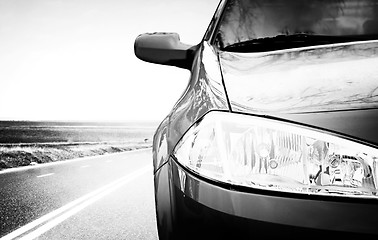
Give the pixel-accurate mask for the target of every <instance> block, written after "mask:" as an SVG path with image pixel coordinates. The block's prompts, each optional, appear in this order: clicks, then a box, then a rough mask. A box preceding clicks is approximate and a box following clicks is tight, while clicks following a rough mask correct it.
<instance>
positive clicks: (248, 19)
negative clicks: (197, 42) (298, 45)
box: [217, 0, 378, 49]
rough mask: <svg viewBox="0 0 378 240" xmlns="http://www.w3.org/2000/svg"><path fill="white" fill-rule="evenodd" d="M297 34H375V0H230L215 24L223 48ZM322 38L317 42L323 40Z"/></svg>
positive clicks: (377, 20)
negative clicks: (216, 24)
mask: <svg viewBox="0 0 378 240" xmlns="http://www.w3.org/2000/svg"><path fill="white" fill-rule="evenodd" d="M298 34H302V37H303V35H311V36H328V37H330V36H333V37H343V36H344V37H345V36H348V37H357V38H355V39H356V40H360V39H361V37H362V38H363V37H366V38H369V37H370V38H371V37H372V36H373V35H376V34H378V1H377V0H360V1H357V0H292V1H287V0H231V1H229V2H228V5H227V7H226V9H225V12H224V14H223V17H222V20H221V23H220V25H219V29H218V34H217V43H218V46H219V47H220V48H223V49H227V47H232V46H233V45H235V44H240V43H244V42H247V41H251V40H252V41H253V40H256V39H265V41H266V40H267V39H270V38H274V37H277V36H281V37H282V36H290V35H298ZM339 39H340V38H339ZM279 40H282V39H279ZM295 40H297V39H295ZM311 40H312V42H314V39H311ZM315 40H316V41H318V40H319V39H315ZM324 40H325V39H324V38H323V39H321V41H319V43H327V41H324ZM316 41H315V42H316ZM253 43H254V44H259V42H253Z"/></svg>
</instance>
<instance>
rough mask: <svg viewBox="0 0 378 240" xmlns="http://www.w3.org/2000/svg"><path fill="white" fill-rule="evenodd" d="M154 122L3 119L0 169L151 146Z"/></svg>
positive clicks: (0, 141)
mask: <svg viewBox="0 0 378 240" xmlns="http://www.w3.org/2000/svg"><path fill="white" fill-rule="evenodd" d="M155 127H156V124H154V123H143V124H138V123H88V122H87V123H83V122H15V121H8V122H4V121H0V170H2V169H6V168H13V167H19V166H28V165H34V164H41V163H46V162H56V161H62V160H69V159H74V158H78V157H85V156H95V155H102V154H108V153H115V152H123V151H129V150H133V149H140V148H148V147H151V146H152V137H153V133H154V131H155Z"/></svg>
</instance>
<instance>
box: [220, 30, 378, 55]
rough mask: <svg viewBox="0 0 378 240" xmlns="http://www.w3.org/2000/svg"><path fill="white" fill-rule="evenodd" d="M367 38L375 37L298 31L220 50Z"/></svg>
mask: <svg viewBox="0 0 378 240" xmlns="http://www.w3.org/2000/svg"><path fill="white" fill-rule="evenodd" d="M368 39H377V38H376V37H375V38H371V37H370V38H369V37H367V36H327V35H312V34H305V33H300V34H292V35H277V36H275V37H267V38H256V39H251V40H248V41H244V42H238V43H234V44H231V45H229V46H226V47H224V48H223V49H222V50H224V51H230V52H264V51H273V50H280V49H287V48H296V47H307V46H314V45H322V44H331V43H342V42H351V41H362V40H368Z"/></svg>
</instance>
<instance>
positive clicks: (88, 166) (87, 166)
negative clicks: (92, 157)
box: [80, 165, 91, 168]
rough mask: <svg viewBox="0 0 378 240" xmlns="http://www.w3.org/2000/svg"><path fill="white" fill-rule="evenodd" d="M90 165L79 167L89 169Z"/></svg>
mask: <svg viewBox="0 0 378 240" xmlns="http://www.w3.org/2000/svg"><path fill="white" fill-rule="evenodd" d="M90 166H91V165H83V166H80V168H87V167H90Z"/></svg>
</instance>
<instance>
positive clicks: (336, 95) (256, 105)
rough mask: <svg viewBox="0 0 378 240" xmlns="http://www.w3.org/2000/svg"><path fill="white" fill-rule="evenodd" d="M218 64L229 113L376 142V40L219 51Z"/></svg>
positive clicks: (377, 69)
mask: <svg viewBox="0 0 378 240" xmlns="http://www.w3.org/2000/svg"><path fill="white" fill-rule="evenodd" d="M220 64H221V68H222V72H223V77H224V80H225V86H226V91H227V94H228V97H229V99H230V103H231V108H232V110H233V111H236V112H245V113H254V114H263V115H273V116H278V117H283V118H286V119H289V120H293V121H297V122H302V123H305V124H310V125H312V126H317V127H321V128H327V129H330V130H333V131H337V132H340V133H343V134H346V135H350V136H353V137H356V138H360V139H362V140H364V141H368V142H371V143H373V144H378V137H377V136H376V134H374V133H376V132H377V131H378V128H377V126H376V125H377V124H376V123H377V122H378V110H376V109H377V108H378V90H377V89H378V67H377V66H378V41H367V42H355V43H344V44H333V45H323V46H316V47H306V48H297V49H289V50H280V51H273V52H265V53H232V52H221V53H220ZM357 109H366V110H357ZM340 121H342V122H345V123H346V124H344V123H343V124H340Z"/></svg>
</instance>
